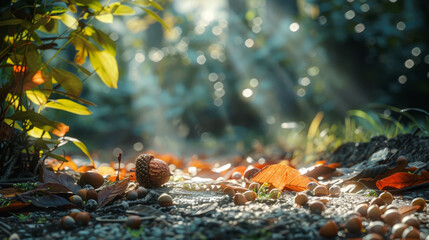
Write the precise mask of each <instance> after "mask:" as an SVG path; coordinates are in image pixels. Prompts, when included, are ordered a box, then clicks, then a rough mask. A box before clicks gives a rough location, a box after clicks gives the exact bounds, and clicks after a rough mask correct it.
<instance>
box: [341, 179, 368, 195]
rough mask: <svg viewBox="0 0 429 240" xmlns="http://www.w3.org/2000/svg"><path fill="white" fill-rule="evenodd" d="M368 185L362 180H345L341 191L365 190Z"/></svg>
mask: <svg viewBox="0 0 429 240" xmlns="http://www.w3.org/2000/svg"><path fill="white" fill-rule="evenodd" d="M365 189H367V187H366V186H365V184H363V183H361V182H355V181H348V182H345V183H344V184H343V186H342V188H341V192H344V193H357V192H359V191H361V190H365Z"/></svg>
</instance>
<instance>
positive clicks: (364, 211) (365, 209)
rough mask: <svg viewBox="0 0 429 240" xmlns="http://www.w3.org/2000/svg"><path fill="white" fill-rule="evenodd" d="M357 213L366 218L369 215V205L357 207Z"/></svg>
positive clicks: (364, 204) (363, 204)
mask: <svg viewBox="0 0 429 240" xmlns="http://www.w3.org/2000/svg"><path fill="white" fill-rule="evenodd" d="M355 211H356V212H358V213H359V214H360V215H361V216H362V217H366V216H367V213H368V204H366V203H361V204H359V205H357V207H356V208H355Z"/></svg>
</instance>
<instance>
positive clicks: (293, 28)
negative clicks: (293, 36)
mask: <svg viewBox="0 0 429 240" xmlns="http://www.w3.org/2000/svg"><path fill="white" fill-rule="evenodd" d="M289 30H290V31H291V32H296V31H298V30H299V24H298V23H296V22H294V23H291V24H290V26H289Z"/></svg>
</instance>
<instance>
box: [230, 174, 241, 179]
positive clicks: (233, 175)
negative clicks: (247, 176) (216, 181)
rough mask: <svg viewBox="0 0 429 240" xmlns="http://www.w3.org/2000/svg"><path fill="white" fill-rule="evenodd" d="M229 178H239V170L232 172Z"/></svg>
mask: <svg viewBox="0 0 429 240" xmlns="http://www.w3.org/2000/svg"><path fill="white" fill-rule="evenodd" d="M231 178H232V179H235V180H239V179H241V172H233V173H232V175H231Z"/></svg>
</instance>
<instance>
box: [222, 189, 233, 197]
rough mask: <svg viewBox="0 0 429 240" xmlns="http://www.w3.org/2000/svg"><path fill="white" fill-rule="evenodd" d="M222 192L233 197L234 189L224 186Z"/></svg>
mask: <svg viewBox="0 0 429 240" xmlns="http://www.w3.org/2000/svg"><path fill="white" fill-rule="evenodd" d="M223 194H226V195H228V196H229V197H231V198H232V197H234V195H235V190H234V189H232V188H231V187H226V188H225V189H224V190H223Z"/></svg>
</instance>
